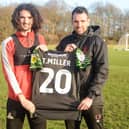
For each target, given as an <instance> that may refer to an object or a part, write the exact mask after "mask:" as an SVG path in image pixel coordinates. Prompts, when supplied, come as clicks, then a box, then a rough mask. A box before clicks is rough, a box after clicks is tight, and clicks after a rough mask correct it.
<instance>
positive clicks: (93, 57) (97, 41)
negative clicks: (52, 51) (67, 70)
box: [57, 26, 108, 105]
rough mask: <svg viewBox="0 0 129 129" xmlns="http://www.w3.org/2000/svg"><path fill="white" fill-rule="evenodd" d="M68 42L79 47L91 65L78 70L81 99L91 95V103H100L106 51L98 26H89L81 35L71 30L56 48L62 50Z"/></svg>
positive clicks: (105, 73)
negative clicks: (88, 58)
mask: <svg viewBox="0 0 129 129" xmlns="http://www.w3.org/2000/svg"><path fill="white" fill-rule="evenodd" d="M70 43H74V44H76V45H77V46H78V47H79V48H81V49H82V50H83V52H84V53H85V54H86V55H88V56H89V57H90V61H91V66H89V67H88V68H87V69H86V70H81V71H80V80H81V89H80V97H81V99H83V98H85V97H91V98H93V99H94V101H93V104H97V105H102V104H103V98H102V86H103V84H104V83H105V81H106V79H107V76H108V52H107V45H106V43H104V41H103V40H102V38H100V27H99V26H90V27H89V28H88V30H87V32H85V33H84V34H83V35H81V36H80V35H78V34H76V33H75V32H73V33H72V34H71V35H69V36H66V37H65V38H64V39H62V40H61V42H60V43H59V45H58V46H57V50H60V51H63V50H64V49H65V47H66V45H67V44H70Z"/></svg>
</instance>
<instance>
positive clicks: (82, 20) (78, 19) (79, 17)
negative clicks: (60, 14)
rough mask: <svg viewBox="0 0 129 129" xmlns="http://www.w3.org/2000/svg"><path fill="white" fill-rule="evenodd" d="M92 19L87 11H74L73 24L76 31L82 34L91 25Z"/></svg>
mask: <svg viewBox="0 0 129 129" xmlns="http://www.w3.org/2000/svg"><path fill="white" fill-rule="evenodd" d="M89 22H90V19H89V18H88V16H87V14H86V13H74V14H73V17H72V24H73V29H74V31H75V32H76V33H77V34H79V35H82V34H83V33H84V32H85V31H86V30H87V27H88V26H89Z"/></svg>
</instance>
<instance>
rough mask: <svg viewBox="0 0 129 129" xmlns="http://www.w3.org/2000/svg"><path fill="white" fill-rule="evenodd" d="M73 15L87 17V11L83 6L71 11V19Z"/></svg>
mask: <svg viewBox="0 0 129 129" xmlns="http://www.w3.org/2000/svg"><path fill="white" fill-rule="evenodd" d="M75 13H86V14H87V16H88V15H89V14H88V10H87V9H86V8H85V7H83V6H78V7H76V8H75V9H74V10H73V11H72V18H73V15H74V14H75Z"/></svg>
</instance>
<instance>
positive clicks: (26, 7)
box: [11, 3, 43, 32]
mask: <svg viewBox="0 0 129 129" xmlns="http://www.w3.org/2000/svg"><path fill="white" fill-rule="evenodd" d="M22 10H27V11H29V12H30V13H31V15H32V17H33V19H34V23H33V26H32V30H34V31H35V32H37V31H38V30H39V29H41V27H42V25H41V24H42V22H43V19H42V17H41V15H40V13H39V11H38V10H37V8H36V7H35V6H34V5H33V4H30V3H23V4H20V5H19V6H18V7H17V8H15V10H14V12H13V14H12V19H11V22H12V24H13V27H14V28H15V29H18V23H17V21H18V20H19V14H20V11H22Z"/></svg>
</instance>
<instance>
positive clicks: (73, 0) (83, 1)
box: [0, 0, 129, 10]
mask: <svg viewBox="0 0 129 129" xmlns="http://www.w3.org/2000/svg"><path fill="white" fill-rule="evenodd" d="M47 1H49V0H0V5H8V4H10V3H15V2H17V3H21V2H32V3H34V4H39V5H43V4H44V3H45V2H47ZM58 1H59V2H60V1H61V0H58ZM64 1H65V2H66V3H68V4H70V5H71V6H73V7H74V6H77V5H83V6H85V7H87V8H89V7H90V5H91V4H93V3H94V2H102V3H103V4H106V3H108V2H109V3H111V4H113V5H115V6H117V7H118V8H120V9H122V10H126V9H128V10H129V0H64Z"/></svg>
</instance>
